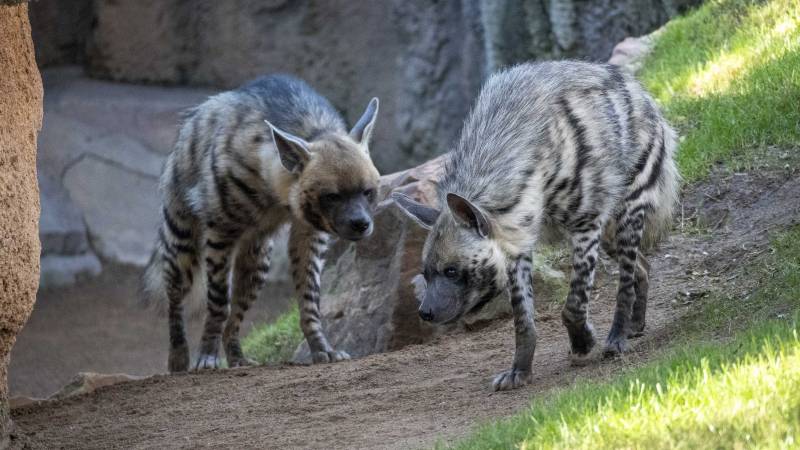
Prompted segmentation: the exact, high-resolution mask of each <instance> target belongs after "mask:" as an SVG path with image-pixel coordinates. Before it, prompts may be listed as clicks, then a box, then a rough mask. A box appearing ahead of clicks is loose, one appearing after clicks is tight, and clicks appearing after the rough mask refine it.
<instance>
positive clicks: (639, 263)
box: [628, 251, 650, 338]
mask: <svg viewBox="0 0 800 450" xmlns="http://www.w3.org/2000/svg"><path fill="white" fill-rule="evenodd" d="M633 287H634V290H636V301H635V302H634V303H633V314H631V327H630V333H628V337H629V338H632V337H640V336H642V335H644V326H645V315H646V313H647V291H648V289H649V287H650V263H648V262H647V259H646V258H645V256H644V255H643V254H642V252H641V251H639V252H638V255H637V257H636V280H635V282H634V285H633Z"/></svg>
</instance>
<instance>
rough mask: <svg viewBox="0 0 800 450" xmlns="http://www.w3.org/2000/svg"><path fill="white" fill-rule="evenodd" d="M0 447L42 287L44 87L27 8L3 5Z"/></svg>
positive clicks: (0, 30)
mask: <svg viewBox="0 0 800 450" xmlns="http://www.w3.org/2000/svg"><path fill="white" fill-rule="evenodd" d="M0 67H2V70H0V93H2V95H0V447H2V448H5V446H6V445H7V444H8V432H9V430H10V427H11V419H10V417H9V410H8V387H7V383H6V381H7V366H8V357H9V354H10V352H11V347H12V346H13V345H14V341H15V339H16V335H17V333H18V332H19V331H20V329H21V328H22V326H23V325H25V322H26V321H27V320H28V316H29V315H30V313H31V309H32V308H33V303H34V301H35V300H36V288H37V286H38V282H39V235H38V220H39V190H38V187H37V185H36V133H37V132H38V130H39V128H40V127H41V122H42V82H41V79H40V77H39V71H38V69H37V68H36V61H35V59H34V50H33V42H32V41H31V28H30V24H29V23H28V6H27V4H25V3H21V4H15V5H12V4H5V3H0Z"/></svg>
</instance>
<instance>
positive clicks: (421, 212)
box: [392, 192, 439, 230]
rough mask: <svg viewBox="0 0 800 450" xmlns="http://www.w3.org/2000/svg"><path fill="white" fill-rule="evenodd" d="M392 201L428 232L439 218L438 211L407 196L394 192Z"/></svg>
mask: <svg viewBox="0 0 800 450" xmlns="http://www.w3.org/2000/svg"><path fill="white" fill-rule="evenodd" d="M392 199H393V200H394V202H395V204H396V205H397V206H399V207H400V209H401V210H402V211H403V212H404V213H406V215H408V217H410V218H411V219H412V220H413V221H414V222H416V223H418V224H419V225H420V226H421V227H422V228H425V229H426V230H430V229H431V228H432V227H433V224H434V223H436V219H438V218H439V210H438V209H436V208H431V207H430V206H426V205H423V204H422V203H419V202H417V201H415V200H414V199H412V198H411V197H409V196H407V195H405V194H401V193H400V192H394V193H392Z"/></svg>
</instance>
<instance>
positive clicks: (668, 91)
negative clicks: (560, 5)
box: [456, 0, 800, 449]
mask: <svg viewBox="0 0 800 450" xmlns="http://www.w3.org/2000/svg"><path fill="white" fill-rule="evenodd" d="M640 78H641V79H642V81H643V82H644V84H645V85H646V86H647V87H648V89H650V90H651V92H652V93H653V95H654V96H655V97H656V98H657V100H658V101H659V103H660V104H661V105H662V106H663V108H664V110H665V112H666V114H667V116H668V117H669V118H670V120H671V121H672V122H673V123H674V124H675V125H676V127H677V128H678V129H679V131H680V134H681V135H682V136H683V138H682V142H681V146H680V151H679V155H678V162H679V165H680V168H681V171H682V173H683V174H684V176H685V178H686V179H687V181H695V180H698V179H701V178H703V177H704V176H706V175H707V174H708V171H709V169H710V168H711V166H712V165H714V164H715V163H718V162H719V163H723V164H725V165H726V166H727V167H729V168H732V169H747V168H757V167H760V166H763V165H766V166H770V165H774V164H781V165H782V164H783V163H785V161H786V160H789V161H796V160H797V153H798V148H800V1H798V0H772V1H752V0H750V1H746V0H708V1H707V2H706V3H705V4H704V5H703V6H702V7H700V8H699V9H697V10H695V11H693V12H691V13H689V14H687V15H686V16H684V17H681V18H678V19H676V20H673V21H671V22H670V23H669V24H668V25H667V26H666V27H665V29H664V30H662V32H661V33H660V34H659V36H658V40H657V42H656V45H655V48H654V51H653V53H652V54H651V56H650V57H649V58H648V59H647V61H646V63H645V67H644V69H643V71H642V73H641V74H640ZM776 148H777V149H779V151H777V152H775V151H767V150H770V149H776ZM776 154H777V155H778V156H777V158H779V159H780V158H781V156H780V155H788V157H787V158H786V160H775V158H776V156H775V155H776ZM773 250H774V251H773V253H772V254H770V255H769V256H765V257H764V258H762V259H760V260H758V261H751V262H750V264H751V266H750V268H749V270H750V273H751V274H752V275H753V277H754V279H759V280H762V281H761V282H760V287H759V288H758V290H757V292H756V293H755V294H754V295H752V296H751V297H749V298H748V299H747V300H746V302H745V301H744V299H740V298H735V297H733V296H731V297H728V298H726V297H718V298H714V299H711V300H709V301H708V302H707V303H706V304H705V305H704V306H703V307H702V308H700V309H698V310H696V311H695V312H694V313H693V315H691V316H690V317H688V318H687V319H686V320H685V321H684V322H683V323H682V324H681V335H682V338H680V339H678V341H676V342H673V343H672V344H673V349H672V350H667V351H665V352H664V354H663V355H662V356H661V357H660V358H659V359H657V360H656V361H654V362H653V363H651V364H649V365H646V366H644V367H640V368H638V369H632V370H629V371H627V372H626V373H624V374H623V375H621V376H619V377H616V378H614V379H613V380H610V381H605V382H581V383H578V384H577V385H575V386H573V387H570V388H568V389H564V390H561V391H558V392H555V393H552V394H550V395H548V396H545V398H537V399H535V400H534V401H533V403H532V405H531V407H530V409H529V410H527V411H525V412H523V413H520V414H517V415H516V416H514V417H512V418H510V419H507V420H503V421H499V422H497V423H493V424H489V425H486V426H484V427H482V428H480V429H478V430H476V431H475V432H474V433H473V435H472V436H470V437H468V438H467V439H465V440H464V441H462V442H460V443H458V444H457V445H456V447H457V448H463V449H485V448H516V447H519V448H523V449H534V448H536V449H538V448H569V449H579V448H593V449H594V448H648V449H660V448H664V449H666V448H687V449H695V448H752V447H758V448H800V396H798V395H797V393H798V392H800V339H799V338H798V328H799V327H798V320H800V314H799V313H798V309H799V308H800V228H795V229H793V230H790V231H788V232H786V233H783V234H779V235H778V236H776V238H775V240H774V243H773ZM777 310H780V311H783V312H782V313H781V314H777V315H776V313H775V312H776V311H777ZM722 323H736V324H738V329H737V330H738V331H737V330H734V333H733V337H731V338H730V339H728V340H726V341H725V342H724V343H720V341H719V340H716V341H715V340H713V339H711V340H710V341H711V343H708V342H707V341H709V339H705V338H708V337H709V336H711V335H713V334H715V333H716V331H718V330H716V329H715V328H714V327H715V326H718V325H720V324H722ZM704 341H706V342H705V343H704Z"/></svg>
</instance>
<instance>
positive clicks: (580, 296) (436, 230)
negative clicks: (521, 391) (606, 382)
mask: <svg viewBox="0 0 800 450" xmlns="http://www.w3.org/2000/svg"><path fill="white" fill-rule="evenodd" d="M675 147H676V138H675V133H674V132H673V130H672V128H670V126H669V125H668V124H667V122H666V121H665V120H664V118H663V117H662V116H661V114H660V112H659V109H658V107H657V106H656V104H655V102H654V101H653V100H652V98H650V96H649V95H648V94H647V93H646V92H645V91H644V90H643V89H642V87H641V86H640V85H639V84H638V83H637V82H636V81H635V80H634V79H633V77H631V76H629V75H627V74H625V73H623V72H622V71H621V70H620V69H619V68H617V67H615V66H611V65H597V64H590V63H583V62H576V61H565V62H546V63H540V64H523V65H520V66H517V67H514V68H511V69H509V70H505V71H503V72H500V73H498V74H495V75H493V76H492V77H491V78H489V80H488V81H487V82H486V85H485V87H484V88H483V91H482V92H481V94H480V97H479V98H478V100H477V103H476V105H475V106H474V108H473V110H472V111H471V113H470V114H469V116H468V118H467V120H466V122H465V124H464V128H463V130H462V133H461V137H460V140H459V141H458V144H457V146H456V148H455V150H454V151H453V152H451V153H450V154H449V157H448V158H447V159H446V162H445V165H444V175H443V177H442V180H441V181H440V182H439V183H438V187H437V189H438V193H439V198H440V204H442V205H446V207H445V208H443V209H442V211H439V210H436V209H433V208H430V207H427V206H424V205H421V204H419V203H416V202H414V201H413V200H411V199H410V198H408V197H406V196H404V195H402V194H399V193H398V194H395V195H394V198H395V201H396V202H397V203H398V204H399V206H400V207H402V208H403V209H404V210H405V211H406V212H407V213H409V215H410V216H411V217H412V218H414V219H415V221H417V222H418V223H419V224H421V225H422V226H424V227H426V228H428V229H429V230H430V233H429V235H428V238H427V240H426V242H425V247H424V250H423V274H422V276H421V277H418V278H417V279H416V283H417V284H418V285H419V286H418V288H419V292H420V297H421V298H420V300H421V305H420V308H419V314H420V316H421V317H422V318H423V319H424V320H430V321H434V322H448V321H452V320H455V319H456V318H458V317H459V316H461V315H462V314H463V313H465V312H468V311H471V310H475V309H477V308H479V307H481V306H482V305H483V304H484V303H486V302H488V301H489V300H491V299H492V298H493V297H495V296H496V295H497V293H498V292H500V290H501V289H507V290H508V292H509V295H510V298H511V304H512V308H513V312H514V325H515V330H516V352H515V355H514V363H513V365H512V367H511V369H510V370H508V371H505V372H503V373H500V374H499V375H498V376H497V377H496V378H495V379H494V382H493V385H494V388H495V389H510V388H515V387H518V386H520V385H523V384H525V383H528V382H529V381H530V379H531V362H532V360H533V353H534V348H535V346H536V332H535V329H534V324H533V288H532V286H531V254H532V251H533V250H534V248H535V245H536V244H537V243H538V242H542V241H546V240H551V239H548V236H549V237H551V238H554V237H558V236H561V235H568V236H569V242H570V243H571V246H572V277H571V281H570V289H569V295H568V297H567V301H566V305H565V306H564V309H563V312H562V320H563V323H564V325H565V326H566V328H567V332H568V334H569V338H570V343H571V354H572V355H573V356H572V357H573V358H581V357H585V356H586V355H587V354H588V353H589V351H590V350H591V349H592V347H593V346H594V343H595V338H594V334H593V330H592V326H591V325H590V323H589V319H588V302H589V294H590V290H591V288H592V283H593V279H594V269H595V264H596V262H597V252H598V244H599V245H602V246H603V247H604V249H605V250H606V251H607V252H608V253H609V254H610V255H612V256H614V257H616V258H617V259H618V261H619V291H618V294H617V308H616V312H615V314H614V322H613V325H612V327H611V331H610V333H609V335H608V339H607V340H606V347H605V352H606V354H607V355H614V354H618V353H620V352H624V351H625V350H626V349H627V343H626V340H627V338H628V337H631V336H633V335H636V334H638V333H641V332H642V331H643V329H644V324H645V321H644V320H645V317H644V316H645V307H646V304H647V287H648V267H649V266H648V264H647V261H646V260H645V257H644V256H643V253H642V252H643V250H645V249H647V248H648V247H649V246H651V245H653V244H654V243H655V242H656V241H657V240H658V238H659V237H660V236H662V235H663V234H664V233H665V232H666V231H668V228H669V226H670V222H671V216H672V210H673V207H674V205H675V203H676V198H677V188H678V184H679V175H678V173H677V170H676V167H675V163H674V161H673V154H674V152H675Z"/></svg>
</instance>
